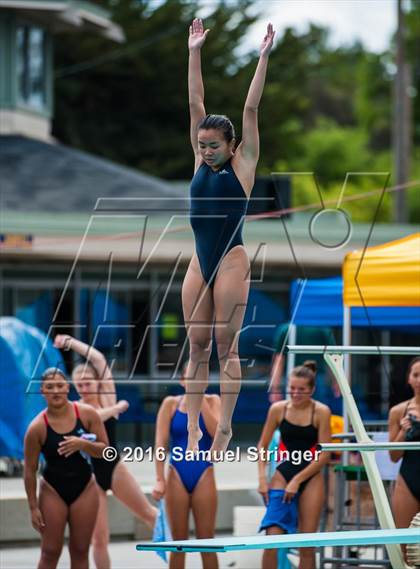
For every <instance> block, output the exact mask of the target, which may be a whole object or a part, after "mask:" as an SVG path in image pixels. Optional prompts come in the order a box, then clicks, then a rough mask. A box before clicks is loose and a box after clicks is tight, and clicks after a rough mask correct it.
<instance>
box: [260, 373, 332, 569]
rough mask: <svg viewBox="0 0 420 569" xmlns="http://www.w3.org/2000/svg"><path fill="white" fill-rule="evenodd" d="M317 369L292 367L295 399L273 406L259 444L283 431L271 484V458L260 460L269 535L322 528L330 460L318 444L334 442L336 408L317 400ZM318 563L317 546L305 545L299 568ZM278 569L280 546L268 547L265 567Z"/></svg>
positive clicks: (263, 446) (290, 385)
mask: <svg viewBox="0 0 420 569" xmlns="http://www.w3.org/2000/svg"><path fill="white" fill-rule="evenodd" d="M315 373H316V363H315V362H305V363H304V364H303V365H302V366H299V367H296V368H294V369H293V370H292V372H291V374H290V376H289V382H288V392H289V396H290V399H288V400H287V401H279V402H277V403H273V405H271V407H270V410H269V412H268V416H267V419H266V422H265V425H264V428H263V432H262V435H261V439H260V442H259V444H258V448H259V449H260V452H261V451H267V449H268V447H269V445H270V441H271V439H272V437H273V434H274V431H275V430H276V429H277V428H279V429H280V438H281V443H280V446H279V449H278V454H279V458H280V464H279V465H278V467H277V469H276V472H275V474H274V476H273V478H272V479H271V482H270V484H269V483H268V481H267V477H266V466H267V462H266V460H264V459H263V458H261V460H259V462H258V470H259V487H258V491H259V492H260V494H262V496H263V497H264V500H265V503H266V504H268V508H267V512H266V515H265V516H264V519H263V521H262V524H261V529H265V530H266V533H267V535H275V534H277V535H278V534H282V533H284V532H288V533H294V532H295V531H296V525H298V527H299V531H301V532H316V531H317V530H318V525H319V520H320V517H321V511H322V507H323V504H324V490H325V489H324V483H323V479H322V475H321V470H322V467H323V466H324V465H326V464H327V463H328V460H329V454H328V453H320V454H319V456H317V455H316V454H315V447H316V445H317V444H318V443H323V442H324V443H325V442H329V441H330V438H331V432H330V417H331V411H330V409H329V408H328V407H327V406H326V405H324V404H323V403H320V402H319V401H315V400H313V399H312V394H313V392H314V389H315ZM260 456H261V455H260ZM282 459H283V460H282ZM314 567H315V553H314V549H313V548H305V549H301V550H300V554H299V569H314ZM275 568H277V550H275V549H271V550H264V554H263V569H275Z"/></svg>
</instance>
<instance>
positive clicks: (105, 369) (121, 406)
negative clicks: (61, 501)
mask: <svg viewBox="0 0 420 569" xmlns="http://www.w3.org/2000/svg"><path fill="white" fill-rule="evenodd" d="M54 345H55V346H56V347H57V348H62V349H67V350H69V349H70V350H74V351H75V352H77V353H78V354H79V355H81V356H83V357H85V358H86V360H87V362H86V363H82V364H79V365H78V366H76V367H75V369H74V370H73V373H72V379H73V382H74V385H75V387H76V390H77V392H78V394H79V396H80V397H81V401H83V403H85V404H87V405H90V406H92V407H94V408H95V409H96V411H97V412H98V413H99V416H100V417H101V419H102V421H103V423H104V426H105V429H106V432H107V435H108V438H109V445H110V446H112V447H114V448H115V446H116V441H115V426H116V423H117V419H118V415H119V414H120V413H124V411H126V410H127V409H128V403H127V401H123V400H121V401H117V397H116V389H115V383H114V380H113V377H112V372H111V370H110V368H109V366H108V364H107V361H106V359H105V357H104V355H103V354H102V353H101V352H100V351H99V350H97V349H96V348H94V347H92V346H89V345H88V344H85V343H84V342H80V341H79V340H76V339H75V338H72V337H71V336H67V335H58V336H56V337H55V340H54ZM92 466H93V471H94V474H95V478H96V482H97V484H98V489H99V512H98V517H97V520H96V525H95V530H94V532H93V537H92V545H93V558H94V560H95V565H96V567H97V568H98V569H109V568H110V567H111V559H110V556H109V553H108V544H109V525H108V512H107V509H108V508H107V497H106V493H107V491H108V490H111V491H112V493H113V494H114V496H115V497H116V498H117V499H118V500H119V501H120V502H122V503H123V504H124V505H125V506H127V508H129V509H130V510H131V511H132V512H133V513H134V515H135V516H137V517H138V518H139V519H141V520H142V521H144V522H145V523H146V525H148V526H149V527H150V528H153V527H154V525H155V521H156V515H157V509H156V508H155V507H153V506H152V505H151V504H150V503H149V501H148V500H147V498H146V496H145V495H144V494H143V492H142V490H141V488H140V486H139V485H138V483H137V481H136V479H135V478H134V476H133V475H132V474H131V472H130V471H129V470H128V468H127V466H126V465H125V464H124V462H121V461H120V459H119V457H118V456H116V457H115V459H114V460H112V461H107V460H104V459H103V458H95V459H93V460H92Z"/></svg>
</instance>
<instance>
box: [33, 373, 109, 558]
mask: <svg viewBox="0 0 420 569" xmlns="http://www.w3.org/2000/svg"><path fill="white" fill-rule="evenodd" d="M69 390H70V385H69V384H68V382H67V380H66V377H65V375H64V373H63V372H62V371H60V370H58V369H56V368H49V369H47V370H46V371H45V372H44V374H43V375H42V382H41V393H42V395H43V396H44V397H45V399H46V401H47V409H46V410H45V411H42V412H41V413H39V415H37V416H36V417H35V419H34V420H33V421H32V423H31V424H30V425H29V427H28V430H27V431H26V435H25V463H24V480H25V490H26V495H27V497H28V503H29V508H30V510H31V520H32V526H33V527H34V529H36V530H37V531H38V532H39V533H40V534H41V559H40V561H39V564H38V569H54V568H55V567H57V565H58V561H59V559H60V555H61V551H62V549H63V542H64V530H65V528H66V525H67V524H69V529H70V535H69V552H70V560H71V568H72V569H87V568H88V567H89V558H88V555H89V545H90V540H91V537H92V533H93V529H94V527H95V520H96V514H97V512H98V506H99V498H98V490H97V487H96V484H95V478H94V476H93V474H92V467H91V465H90V464H89V462H88V460H87V459H86V458H85V457H84V456H83V455H82V454H81V453H82V452H83V453H87V454H88V455H91V456H93V457H98V458H99V457H100V456H102V451H103V449H104V448H105V445H106V444H107V442H108V441H107V436H106V432H105V428H104V426H103V423H102V421H101V419H100V417H99V415H98V413H97V412H96V411H95V410H94V409H92V408H91V407H89V406H87V405H78V404H77V403H71V402H70V401H69V400H68V394H69ZM88 433H90V434H93V435H95V436H96V442H91V441H89V440H86V439H83V438H82V435H83V434H88ZM40 454H43V456H44V459H45V467H44V470H43V472H42V479H41V482H40V490H39V496H38V499H37V495H36V494H37V488H36V487H37V479H36V474H37V470H38V462H39V456H40Z"/></svg>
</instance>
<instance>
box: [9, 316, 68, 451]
mask: <svg viewBox="0 0 420 569" xmlns="http://www.w3.org/2000/svg"><path fill="white" fill-rule="evenodd" d="M0 361H1V372H0V411H1V412H0V456H7V457H10V458H18V459H21V458H23V437H24V434H25V431H26V428H27V426H28V424H29V423H30V422H31V420H32V419H33V418H34V417H35V415H37V414H38V413H39V412H40V411H41V410H42V409H43V408H44V407H45V401H44V399H43V397H42V396H41V395H40V393H39V383H37V380H39V377H40V375H41V373H42V372H43V371H44V370H45V369H46V368H47V367H52V366H54V367H59V368H61V369H63V370H64V369H65V368H64V363H63V360H62V357H61V353H60V352H59V350H57V349H56V348H54V346H53V344H52V342H51V340H47V336H46V335H45V334H44V333H43V332H41V331H40V330H38V329H37V328H34V327H33V326H29V325H28V324H25V323H24V322H22V321H20V320H18V319H17V318H12V317H5V318H0ZM31 380H35V381H33V382H31Z"/></svg>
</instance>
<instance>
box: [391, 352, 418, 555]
mask: <svg viewBox="0 0 420 569" xmlns="http://www.w3.org/2000/svg"><path fill="white" fill-rule="evenodd" d="M407 378H408V384H409V385H410V387H411V388H412V390H413V392H414V397H413V398H412V399H409V400H408V401H403V402H402V403H399V404H398V405H395V406H394V407H392V408H391V410H390V412H389V440H390V441H391V442H393V443H395V442H402V441H413V442H414V441H420V358H419V357H417V358H414V359H413V360H412V361H411V362H410V364H409V366H408V372H407ZM389 454H390V456H391V460H392V461H393V462H398V460H400V458H401V457H402V461H401V467H400V471H399V474H398V477H397V480H396V483H395V488H394V494H393V496H392V508H393V510H394V516H395V523H396V526H397V528H407V527H409V525H410V523H411V520H412V519H413V517H414V516H415V515H416V514H417V512H419V511H420V451H418V450H410V451H404V450H391V451H390V452H389ZM402 549H403V552H404V555H405V556H406V551H407V546H406V545H403V546H402Z"/></svg>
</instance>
